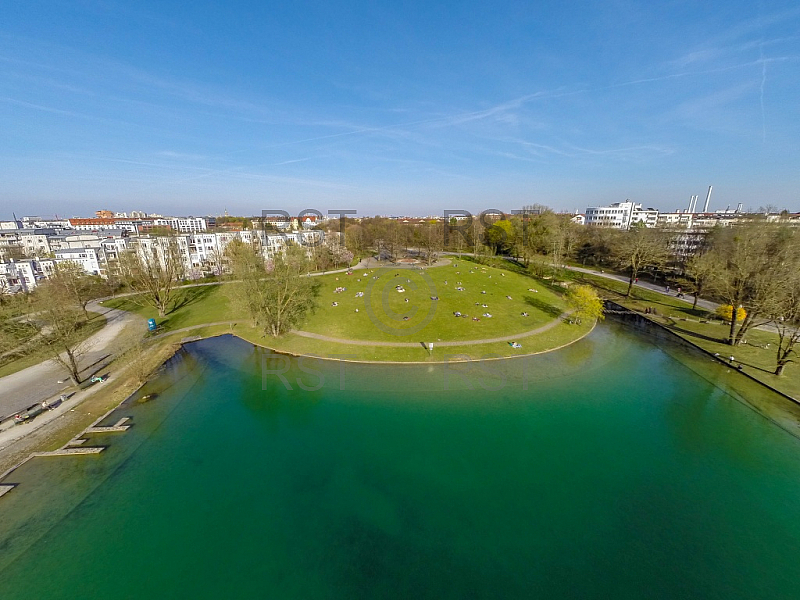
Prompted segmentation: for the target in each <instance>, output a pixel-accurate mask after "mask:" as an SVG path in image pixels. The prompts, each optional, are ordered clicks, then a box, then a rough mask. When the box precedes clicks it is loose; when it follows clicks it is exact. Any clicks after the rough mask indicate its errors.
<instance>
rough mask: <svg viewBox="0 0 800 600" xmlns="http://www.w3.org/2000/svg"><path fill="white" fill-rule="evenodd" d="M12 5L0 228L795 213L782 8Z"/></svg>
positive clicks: (795, 60)
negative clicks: (149, 221)
mask: <svg viewBox="0 0 800 600" xmlns="http://www.w3.org/2000/svg"><path fill="white" fill-rule="evenodd" d="M391 4H392V6H384V5H383V3H376V2H336V1H330V2H318V3H317V2H310V3H306V2H297V1H295V2H283V3H273V2H226V3H222V2H219V3H210V2H203V1H202V0H201V1H198V2H193V3H176V2H158V3H155V2H147V1H141V2H135V3H134V2H124V3H123V2H115V1H113V0H94V1H93V0H69V1H63V2H62V1H49V2H37V1H35V0H29V1H27V2H15V3H11V4H10V5H7V6H6V7H5V8H4V14H3V19H2V21H0V182H2V184H1V185H0V217H4V218H5V217H9V216H10V214H11V211H12V210H13V211H15V212H16V213H17V215H18V216H20V215H22V214H53V213H58V214H60V215H66V216H72V215H86V214H91V213H93V212H94V210H96V209H99V208H108V209H111V210H118V211H127V210H145V211H148V212H162V213H174V214H220V213H221V212H222V211H223V210H225V209H227V210H228V211H229V212H230V213H232V214H243V213H246V214H255V213H258V212H260V211H261V210H262V209H284V210H288V211H290V212H296V211H299V210H301V209H304V208H317V209H319V210H322V211H325V210H327V209H339V208H348V209H356V210H358V211H359V213H360V214H431V213H439V214H441V212H442V211H443V210H444V209H467V210H471V211H477V210H481V209H483V208H489V207H492V208H494V207H496V208H501V209H513V208H518V207H519V206H521V205H523V204H529V203H534V202H539V203H543V204H548V205H550V206H552V207H554V208H556V209H564V210H574V209H580V210H583V209H584V208H585V207H586V206H592V205H597V204H604V203H608V202H614V201H621V200H625V199H626V198H630V199H632V200H635V201H638V202H642V203H644V204H646V205H652V206H655V207H657V208H660V209H662V210H667V209H675V208H682V207H684V206H685V205H686V204H687V203H688V200H689V196H691V195H692V194H700V195H701V198H703V197H704V196H705V191H706V189H707V187H708V185H710V184H713V185H714V196H713V198H712V204H711V206H712V209H713V208H724V207H725V205H728V204H730V205H732V206H735V205H736V204H737V203H738V202H743V203H744V205H745V207H754V208H756V207H758V206H762V205H767V204H772V205H776V206H778V207H779V208H784V207H786V208H788V209H790V210H795V211H797V210H800V186H799V185H798V184H800V6H799V5H798V4H797V2H796V0H793V1H785V2H780V1H779V2H761V3H757V2H742V1H737V0H730V1H726V2H718V1H711V2H696V1H687V2H682V1H672V2H655V1H653V2H633V1H625V0H606V1H604V2H574V1H569V0H566V1H564V0H561V1H558V2H537V3H534V2H499V1H496V2H470V1H469V0H464V1H461V2H447V3H431V2H414V1H406V2H397V3H391Z"/></svg>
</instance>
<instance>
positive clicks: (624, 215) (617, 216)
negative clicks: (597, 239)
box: [585, 201, 642, 229]
mask: <svg viewBox="0 0 800 600" xmlns="http://www.w3.org/2000/svg"><path fill="white" fill-rule="evenodd" d="M638 206H639V208H641V206H642V205H641V204H639V205H638ZM633 210H634V204H633V202H630V201H627V202H616V203H614V204H612V205H610V206H593V207H589V208H587V209H586V217H585V221H586V224H587V225H593V226H595V227H612V228H614V229H628V228H629V227H630V226H631V213H633Z"/></svg>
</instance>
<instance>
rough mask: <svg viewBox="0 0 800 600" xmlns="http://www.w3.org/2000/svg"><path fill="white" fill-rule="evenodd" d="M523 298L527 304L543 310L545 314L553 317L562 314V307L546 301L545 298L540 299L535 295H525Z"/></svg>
mask: <svg viewBox="0 0 800 600" xmlns="http://www.w3.org/2000/svg"><path fill="white" fill-rule="evenodd" d="M523 300H525V303H526V304H530V305H531V306H532V307H534V308H535V309H536V310H539V311H541V312H543V313H544V314H546V315H548V316H551V317H553V318H555V317H559V316H561V309H560V308H558V307H555V306H553V305H552V304H549V303H548V302H545V301H544V300H540V299H539V298H536V297H535V296H523Z"/></svg>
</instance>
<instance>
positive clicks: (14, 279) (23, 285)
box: [0, 260, 38, 294]
mask: <svg viewBox="0 0 800 600" xmlns="http://www.w3.org/2000/svg"><path fill="white" fill-rule="evenodd" d="M37 271H38V269H37V268H36V263H35V261H33V260H16V261H15V260H10V261H8V262H3V263H0V294H16V293H18V292H30V291H32V290H33V289H34V288H35V287H36V282H37Z"/></svg>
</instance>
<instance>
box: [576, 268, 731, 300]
mask: <svg viewBox="0 0 800 600" xmlns="http://www.w3.org/2000/svg"><path fill="white" fill-rule="evenodd" d="M567 270H569V271H576V272H578V273H586V274H588V275H597V276H598V277H605V278H606V279H613V280H615V281H621V282H622V283H624V284H625V285H628V282H629V281H630V280H629V278H628V277H626V276H625V275H616V274H614V273H605V272H603V271H595V270H593V269H584V268H583V267H573V266H568V267H567ZM633 287H635V288H643V289H646V290H650V291H651V292H656V293H657V294H661V295H662V296H669V297H671V298H675V299H676V300H680V301H681V302H685V303H686V304H692V303H693V302H694V296H690V297H689V298H678V297H677V296H676V294H677V291H676V290H674V289H672V290H670V291H669V292H667V290H666V288H665V287H664V286H662V285H656V284H654V283H648V282H646V281H640V282H639V283H634V284H633ZM697 306H699V307H701V308H704V309H706V310H711V311H714V310H716V308H717V307H718V306H719V304H717V303H716V302H711V301H710V300H703V299H702V298H698V299H697Z"/></svg>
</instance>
